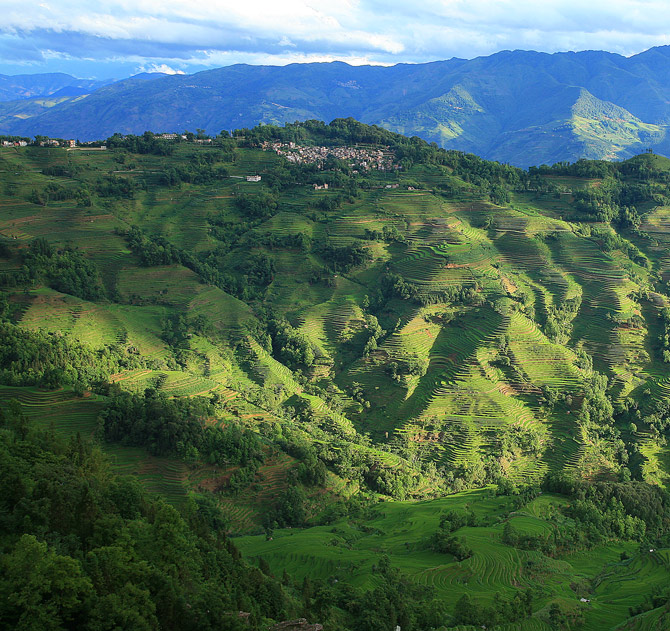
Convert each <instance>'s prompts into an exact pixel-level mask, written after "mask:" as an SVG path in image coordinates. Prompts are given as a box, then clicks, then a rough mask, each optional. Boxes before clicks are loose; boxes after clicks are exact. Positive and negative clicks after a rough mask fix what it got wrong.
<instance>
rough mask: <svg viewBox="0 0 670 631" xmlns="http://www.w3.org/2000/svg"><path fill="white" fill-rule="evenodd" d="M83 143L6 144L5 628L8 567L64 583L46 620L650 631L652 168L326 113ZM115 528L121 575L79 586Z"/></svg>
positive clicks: (655, 295) (13, 604)
mask: <svg viewBox="0 0 670 631" xmlns="http://www.w3.org/2000/svg"><path fill="white" fill-rule="evenodd" d="M104 147H105V148H104V149H103V148H102V147H93V146H91V147H80V148H77V149H72V150H66V149H64V148H60V147H49V146H38V145H33V146H26V147H11V148H9V147H8V148H1V149H0V171H2V183H1V187H0V292H1V293H0V320H1V321H0V329H1V335H0V384H2V385H0V401H2V404H3V410H4V412H3V419H4V420H3V423H4V425H3V429H2V449H3V452H2V454H3V455H2V460H0V465H1V466H2V467H3V471H5V473H3V478H4V479H12V480H15V482H12V485H13V486H12V488H15V492H14V491H12V494H11V497H10V498H8V499H7V500H6V502H5V505H4V509H3V515H4V517H3V520H4V521H3V525H2V533H1V536H2V539H1V541H2V545H3V552H4V553H5V559H6V560H3V565H2V572H3V574H2V577H1V578H0V592H2V593H3V594H5V593H6V594H8V598H7V599H3V602H7V603H10V604H7V605H2V606H3V607H5V608H4V609H0V620H2V621H3V623H4V624H7V625H10V624H11V625H14V626H17V625H18V628H26V629H27V628H30V627H29V626H26V625H27V624H28V623H27V622H25V617H24V618H22V617H21V616H22V613H21V611H22V609H21V607H22V606H23V605H22V603H23V602H24V601H23V600H22V599H25V598H27V596H26V595H25V594H27V591H25V593H24V592H20V593H19V592H12V591H11V590H12V589H13V587H12V585H15V584H20V585H23V583H21V581H42V580H45V581H46V579H43V578H40V577H38V576H35V575H34V573H31V572H30V571H29V570H28V569H26V568H27V567H28V566H27V565H26V559H27V558H28V557H30V558H33V557H34V558H39V559H41V561H40V563H41V564H42V565H40V566H39V567H40V568H45V569H44V572H45V573H47V574H48V573H49V572H52V571H55V570H53V569H52V566H53V567H55V566H58V567H60V566H61V565H63V564H64V565H63V566H67V567H70V568H73V569H72V572H73V573H72V576H73V584H72V585H68V586H67V590H70V591H67V590H66V596H63V595H62V593H60V592H59V594H60V595H59V596H58V597H59V598H62V599H63V600H62V601H59V602H57V601H56V600H49V601H48V602H50V603H52V602H53V604H50V605H49V608H50V609H49V611H52V610H53V611H54V612H56V613H54V616H56V615H58V616H60V618H58V619H56V618H55V617H54V620H55V622H53V624H52V623H51V622H50V623H49V624H52V626H51V627H48V628H55V629H56V628H91V629H108V628H109V629H112V628H124V629H125V628H128V629H130V628H147V629H151V628H175V629H177V628H196V627H198V628H237V626H236V625H238V623H239V625H247V624H249V625H252V628H254V626H255V628H268V626H270V625H271V624H274V623H277V622H280V621H282V620H286V619H289V618H295V617H298V616H304V617H305V618H306V619H307V620H308V621H310V622H313V623H317V622H318V623H320V624H323V625H324V626H325V628H326V629H332V630H333V631H334V630H336V629H337V630H340V629H356V630H357V631H358V630H368V629H370V630H376V629H380V630H382V629H393V628H394V627H395V625H396V624H397V625H400V626H401V628H402V630H403V631H407V630H408V629H409V630H412V629H414V630H417V631H418V630H426V631H428V630H429V629H453V628H458V629H471V628H475V626H476V627H481V625H486V626H487V628H500V629H505V630H509V631H511V630H512V629H518V630H524V631H526V630H527V631H532V630H544V629H546V630H549V629H576V628H583V629H593V630H594V631H595V630H599V629H615V628H616V629H639V630H642V629H654V628H663V625H664V624H666V623H667V621H668V619H669V618H668V616H669V614H668V606H669V605H668V603H669V602H670V601H669V598H670V595H669V594H668V592H667V581H668V578H669V576H670V574H669V570H670V568H669V564H670V552H669V549H670V496H668V494H667V492H666V486H667V485H668V482H669V480H670V449H669V448H668V446H667V436H668V431H669V428H670V405H669V404H668V391H669V390H670V341H669V336H670V256H669V255H668V243H669V242H670V230H669V228H670V223H669V222H670V160H668V159H666V158H663V157H661V156H657V155H654V154H652V153H645V154H641V155H638V156H635V157H634V158H631V159H629V160H626V161H624V162H620V163H612V162H605V161H585V160H580V161H578V162H576V163H572V164H571V163H567V162H561V163H557V164H555V165H553V166H551V167H550V166H542V167H532V168H530V169H528V170H526V171H524V170H521V169H518V168H516V167H512V166H509V165H502V164H499V163H494V162H487V161H485V160H482V159H481V158H478V157H476V156H474V155H472V154H465V153H462V152H458V151H446V150H444V149H440V148H438V147H437V146H436V145H429V144H428V143H426V142H424V141H422V140H420V139H419V138H416V137H413V138H411V139H408V138H406V137H403V136H399V135H397V134H394V133H392V132H388V131H386V130H384V129H381V128H379V127H374V126H372V127H371V126H367V125H363V124H361V123H358V122H356V121H355V120H353V119H338V120H335V121H333V122H332V123H331V124H330V125H325V124H324V123H321V122H319V121H308V122H305V123H296V124H289V125H286V126H285V127H275V126H271V125H264V126H260V127H255V128H252V129H239V130H237V131H235V132H234V134H233V136H229V135H228V134H227V133H223V134H222V135H218V136H216V137H208V136H206V135H205V134H204V133H203V132H199V133H198V134H197V135H193V134H189V136H188V137H187V139H185V140H180V139H177V140H165V139H162V138H160V137H159V136H154V134H152V133H149V132H147V133H145V134H144V135H143V136H122V135H121V134H115V135H114V136H112V137H110V138H108V139H107V140H106V142H105V143H104ZM252 176H260V179H259V178H257V177H252ZM91 444H94V445H98V446H99V448H98V447H91V446H90V445H91ZM73 454H74V455H73ZM44 463H51V464H44ZM45 467H46V468H47V469H48V468H49V467H52V468H53V467H56V469H55V470H58V471H60V470H61V469H62V471H63V473H62V476H63V480H64V485H65V490H63V491H62V492H60V495H58V493H59V491H58V489H53V488H51V487H50V486H49V483H48V482H49V481H48V479H47V478H48V476H47V474H46V473H44V471H43V470H46V469H44V468H45ZM126 474H131V475H133V476H135V477H134V479H136V480H139V482H140V483H141V485H138V484H137V483H135V482H130V481H128V480H127V479H126V478H123V477H121V478H116V477H114V476H115V475H120V476H124V475H126ZM58 475H59V476H60V475H61V474H60V473H59V474H58ZM40 476H42V477H40ZM43 478H44V479H43ZM117 487H118V488H119V489H122V491H119V493H117V494H116V495H115V493H116V491H115V490H114V489H117ZM82 489H84V490H82ZM86 489H88V490H86ZM110 489H111V490H110ZM89 494H92V495H89ZM119 494H121V495H122V496H123V497H119ZM131 496H132V498H134V499H132V502H131V504H132V506H131V508H128V507H127V506H126V504H125V503H124V502H128V501H130V499H128V498H130V497H131ZM74 497H76V499H73V498H74ZM157 497H160V499H157ZM40 502H41V503H40ZM62 502H66V503H65V504H64V505H70V504H72V506H73V507H74V508H73V509H72V511H70V512H68V513H67V515H68V519H70V518H72V519H73V520H74V521H73V522H72V523H70V522H69V521H68V520H67V519H65V518H64V517H63V518H58V519H56V517H58V516H57V515H53V514H52V513H53V509H52V508H49V507H52V506H60V505H61V503H62ZM68 502H69V503H70V504H68ZM73 502H74V503H73ZM42 505H44V506H45V507H46V508H44V510H43V509H41V508H40V506H42ZM131 509H132V510H131ZM49 510H52V513H49V514H50V515H52V516H51V517H49V518H48V519H46V518H45V519H42V517H39V516H40V515H46V514H47V513H48V511H49ZM128 511H130V512H128ZM78 515H83V516H84V517H83V518H82V519H83V521H82V520H79V518H78V517H76V518H75V516H78ZM159 517H160V519H159ZM163 518H165V519H167V520H169V521H170V524H171V525H170V529H171V535H170V536H173V535H174V532H172V531H174V530H175V529H177V530H179V532H180V533H181V535H180V537H182V538H181V539H180V546H181V547H177V548H175V550H174V555H175V558H173V559H172V560H166V559H163V558H161V559H158V557H157V556H156V554H157V553H156V547H155V546H153V544H151V543H150V542H149V540H148V538H150V536H151V535H150V534H147V533H151V532H153V531H154V530H155V529H157V528H158V529H159V530H160V531H161V532H163V531H164V530H163V529H162V527H161V526H160V523H161V522H160V520H161V519H163ZM40 519H41V520H42V521H40ZM59 519H60V521H59ZM66 522H67V523H66ZM107 524H109V525H107ZM157 524H158V525H157ZM87 529H88V530H87ZM114 529H116V530H114ZM112 531H113V532H115V533H117V534H115V535H114V537H117V536H118V537H121V538H125V539H124V541H127V543H124V545H123V546H121V547H123V550H115V551H114V554H115V555H121V556H119V557H118V558H119V559H121V557H123V559H125V560H123V559H122V561H123V562H121V560H118V559H117V561H118V562H117V561H113V563H114V567H115V568H116V569H115V570H114V573H113V576H114V577H117V578H118V577H119V576H123V575H124V574H126V573H129V572H130V573H131V574H132V573H133V572H135V570H130V569H127V567H126V566H127V564H128V563H130V561H129V560H128V559H127V558H126V557H127V555H130V556H131V557H132V563H134V564H136V565H137V564H139V565H142V568H143V569H142V572H147V573H148V574H142V572H140V570H137V572H136V573H135V574H132V575H133V580H132V581H130V582H129V583H128V584H125V583H122V582H121V581H120V579H118V580H117V578H113V580H112V578H109V577H108V576H107V575H106V574H105V576H106V578H105V579H104V580H103V578H102V577H101V575H99V574H96V573H95V572H102V573H103V574H104V572H103V571H102V570H97V569H96V567H97V566H96V565H95V563H97V561H95V559H97V558H98V556H99V555H101V554H102V552H99V550H100V549H101V547H102V548H104V549H105V554H106V555H108V556H107V557H105V558H106V559H108V561H105V562H109V563H112V561H111V560H109V559H110V558H111V557H109V555H111V554H112V553H111V552H109V550H110V549H111V548H109V546H112V547H114V545H115V544H113V543H112V540H111V539H110V538H109V537H110V535H109V532H112ZM105 533H107V534H105ZM124 533H125V534H124ZM166 536H167V535H166ZM233 542H234V544H235V545H233ZM210 546H211V547H212V550H217V551H218V552H212V556H211V557H209V556H207V550H208V549H209V547H210ZM158 547H160V546H158ZM196 549H197V550H199V552H198V554H193V555H192V559H191V562H192V565H189V568H190V569H189V570H188V571H190V572H192V574H191V575H189V576H181V575H179V573H177V574H175V573H174V572H175V571H176V570H174V567H179V566H180V564H181V560H180V559H181V558H183V557H186V556H189V557H190V556H191V552H190V551H192V550H196ZM237 549H239V550H240V551H241V552H242V554H243V555H244V556H245V558H246V562H242V561H240V559H239V558H238V556H239V554H238V553H237ZM31 555H32V556H31ZM124 555H125V556H124ZM159 556H160V555H159ZM115 558H116V557H115ZM246 563H251V564H257V565H258V567H259V568H260V570H258V571H257V570H252V569H250V567H249V566H248V565H247V564H246ZM54 564H55V565H54ZM170 564H172V565H170ZM128 567H129V566H128ZM133 567H135V566H134V565H133ZM171 568H172V569H171ZM154 575H155V576H156V577H158V578H155V581H158V582H152V581H153V580H154V579H151V580H150V579H149V578H147V577H149V576H154ZM233 575H234V576H240V577H242V578H240V581H242V583H241V584H242V585H247V583H245V582H244V581H249V582H250V583H249V585H253V587H249V588H248V589H247V588H246V587H245V588H243V589H242V591H243V592H244V593H245V595H244V596H242V595H241V593H240V590H239V589H237V591H236V589H234V588H233V587H234V585H233V584H234V583H235V581H236V580H237V579H234V580H233V579H231V578H230V577H231V576H233ZM26 577H27V578H26ZM166 577H169V579H168V578H166ZM17 581H18V583H17ZM147 581H148V582H147ZM170 581H172V582H170ZM221 582H223V583H225V587H221V586H220V585H219V584H220V583H221ZM75 583H76V585H75ZM26 584H27V583H26ZM214 584H217V585H219V586H218V587H217V588H216V589H215V588H214V587H213V585H214ZM21 589H25V590H28V588H27V587H25V588H21ZM217 590H218V591H217ZM168 592H169V595H166V594H168ZM40 593H43V594H46V595H45V596H40V598H43V600H44V602H47V600H48V599H49V598H52V599H55V598H56V596H55V595H53V594H52V596H49V595H48V590H47V591H43V592H40ZM114 599H121V601H120V602H124V603H126V602H127V603H128V608H129V611H135V610H137V611H139V612H141V613H137V614H136V613H132V615H131V614H128V617H127V618H126V619H125V621H117V622H115V623H114V624H116V625H117V626H116V627H115V626H114V624H112V623H111V622H110V621H109V620H106V619H105V615H104V612H105V611H106V609H105V607H111V606H112V605H110V604H109V603H110V602H112V600H114ZM166 599H167V600H166ZM66 600H67V603H68V604H67V608H66V609H63V607H65V605H64V604H63V603H64V602H65V601H66ZM35 602H37V601H34V600H33V601H31V603H32V604H31V606H34V607H39V604H35ZM214 602H216V603H217V604H216V607H217V609H216V611H217V612H218V613H216V614H213V613H211V612H213V611H215V609H213V608H212V607H211V606H209V605H210V604H211V603H214ZM142 603H144V604H142ZM166 603H168V604H166ZM207 609H209V610H210V611H207V614H208V615H209V614H210V613H211V616H210V617H209V618H207V620H208V621H207V623H205V622H203V620H204V619H205V618H206V616H205V614H204V613H203V612H204V611H206V610H207ZM186 610H188V612H186ZM240 610H241V611H244V612H247V613H249V616H248V617H244V618H243V619H242V618H240V619H238V618H235V616H232V614H231V612H234V613H235V614H236V615H237V614H238V613H239V611H240ZM64 612H65V613H64ZM140 618H141V620H142V622H141V625H142V626H133V624H135V623H134V622H132V620H140ZM22 620H23V622H22ZM245 620H246V622H245ZM22 624H23V625H24V626H21V625H22ZM139 624H140V623H139V622H138V623H137V625H139ZM58 625H61V626H58ZM77 625H80V626H77ZM85 625H88V626H85ZM105 625H106V626H105ZM124 625H125V626H124ZM207 625H209V626H207ZM217 625H218V626H217ZM225 625H228V626H225ZM459 625H460V626H459ZM467 625H475V626H467ZM496 625H498V626H496ZM619 625H624V626H619ZM654 625H656V626H654ZM45 628H47V627H45ZM240 628H246V627H245V626H241V627H240Z"/></svg>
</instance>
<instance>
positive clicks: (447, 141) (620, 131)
mask: <svg viewBox="0 0 670 631" xmlns="http://www.w3.org/2000/svg"><path fill="white" fill-rule="evenodd" d="M59 76H60V75H56V76H55V77H59ZM10 79H11V78H10ZM14 79H16V78H14ZM56 81H57V79H56V78H54V79H53V80H52V83H53V85H54V86H55V84H56ZM42 82H43V84H44V85H46V79H42ZM2 85H3V84H2V82H0V89H1V88H2ZM58 90H61V92H58ZM50 94H52V95H53V96H54V100H52V101H49V102H48V103H47V104H44V103H43V102H42V103H40V102H36V103H35V104H34V105H31V106H29V105H28V104H27V103H25V102H24V103H22V104H21V105H19V106H17V105H16V103H5V104H3V105H2V106H0V131H2V132H5V133H8V132H9V133H15V134H24V135H34V134H36V133H40V134H47V135H51V136H58V137H76V138H80V139H81V140H85V139H97V138H103V137H107V136H109V135H111V134H113V133H114V132H121V133H142V132H144V131H146V130H152V131H157V132H158V131H183V130H185V129H189V130H191V131H195V129H196V128H202V129H205V130H206V131H207V132H209V133H218V132H219V131H221V130H222V129H235V128H241V127H251V126H254V125H256V124H258V123H279V124H281V123H284V122H293V121H295V120H306V119H310V118H316V119H321V120H325V121H330V120H332V119H333V118H337V117H347V116H352V117H354V118H357V119H358V120H361V121H363V122H367V123H375V124H379V125H382V126H384V127H386V128H388V129H391V130H393V131H398V132H401V133H403V134H406V135H417V136H421V137H422V138H425V139H426V140H429V141H434V142H436V143H438V144H439V145H441V146H444V147H448V148H454V149H460V150H464V151H471V152H474V153H477V154H479V155H482V156H484V157H486V158H490V159H495V160H500V161H503V162H510V163H512V164H517V165H521V166H526V165H529V164H538V163H543V162H546V163H552V162H557V161H561V160H571V161H572V160H576V159H578V158H580V157H587V158H606V159H621V158H627V157H630V156H631V155H634V154H635V153H639V152H640V151H641V150H644V149H646V148H647V147H654V148H655V149H656V151H658V152H660V153H663V152H668V151H670V137H669V136H668V129H667V126H668V125H670V47H667V46H664V47H658V48H652V49H650V50H648V51H645V52H644V53H641V54H639V55H635V56H633V57H629V58H626V57H622V56H621V55H616V54H613V53H607V52H600V51H585V52H579V53H555V54H546V53H537V52H532V51H503V52H500V53H496V54H495V55H490V56H488V57H478V58H476V59H472V60H463V59H451V60H449V61H439V62H432V63H428V64H415V65H410V64H398V65H396V66H392V67H380V66H349V65H347V64H344V63H341V62H334V63H314V64H292V65H288V66H249V65H234V66H228V67H225V68H218V69H215V70H209V71H205V72H199V73H197V74H194V75H172V76H165V75H163V76H161V75H138V76H137V77H132V78H131V79H127V80H124V81H120V82H117V83H113V84H110V85H106V86H103V87H99V88H98V89H97V90H94V91H93V92H91V93H90V94H88V96H82V94H81V93H76V90H75V88H74V87H72V86H66V85H62V86H61V87H59V88H58V89H57V90H56V89H54V91H53V92H51V93H50ZM59 99H60V100H59ZM17 107H18V110H19V111H18V112H17ZM12 108H13V109H12Z"/></svg>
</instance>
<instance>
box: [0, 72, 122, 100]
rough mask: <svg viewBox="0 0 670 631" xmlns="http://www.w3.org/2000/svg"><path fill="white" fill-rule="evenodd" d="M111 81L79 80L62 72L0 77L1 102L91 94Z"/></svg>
mask: <svg viewBox="0 0 670 631" xmlns="http://www.w3.org/2000/svg"><path fill="white" fill-rule="evenodd" d="M109 83H112V81H111V80H104V81H97V80H95V79H77V78H76V77H73V76H71V75H69V74H64V73H62V72H50V73H45V74H23V75H13V76H11V75H0V101H15V100H19V99H32V98H36V97H46V96H57V97H60V96H79V95H82V94H90V93H91V92H94V91H95V90H97V89H98V88H100V87H102V86H103V85H107V84H109Z"/></svg>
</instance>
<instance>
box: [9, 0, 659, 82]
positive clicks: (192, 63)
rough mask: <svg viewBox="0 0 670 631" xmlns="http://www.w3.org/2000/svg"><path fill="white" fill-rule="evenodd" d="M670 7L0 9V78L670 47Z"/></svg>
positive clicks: (496, 3) (284, 0)
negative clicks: (503, 52)
mask: <svg viewBox="0 0 670 631" xmlns="http://www.w3.org/2000/svg"><path fill="white" fill-rule="evenodd" d="M669 5H670V2H669V1H668V0H662V1H659V0H608V1H605V0H589V1H588V2H585V1H584V0H580V1H577V0H560V1H559V0H425V1H422V2H419V3H418V4H416V5H412V3H410V2H407V0H403V1H402V2H400V1H399V0H358V1H356V0H328V1H325V0H274V1H271V2H270V1H268V2H266V1H261V2H259V1H253V0H251V1H248V2H243V1H242V2H240V1H239V0H238V1H235V2H232V1H229V0H208V1H207V2H205V1H200V0H94V1H93V2H91V1H90V0H88V1H82V0H43V1H40V0H0V10H1V11H2V19H1V20H0V73H3V74H23V73H35V72H67V73H69V74H73V75H75V76H79V77H95V78H100V79H102V78H111V77H114V78H121V77H125V76H128V75H131V74H135V73H137V72H141V71H153V70H161V71H165V72H187V73H191V72H197V71H199V70H205V69H209V68H215V67H219V66H224V65H230V64H233V63H250V64H273V65H282V64H286V63H292V62H305V61H332V60H336V59H337V60H341V61H346V62H348V63H352V64H366V63H371V64H395V63H399V62H409V63H417V62H425V61H434V60H438V59H449V58H451V57H463V58H472V57H477V56H479V55H488V54H491V53H494V52H496V51H499V50H505V49H532V50H541V51H546V52H555V51H565V50H588V49H596V50H609V51H611V52H616V53H620V54H623V55H631V54H635V53H637V52H641V51H643V50H646V49H647V48H650V47H651V46H657V45H663V44H668V43H670V11H668V8H669Z"/></svg>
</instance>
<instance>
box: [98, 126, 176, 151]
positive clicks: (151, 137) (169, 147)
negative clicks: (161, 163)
mask: <svg viewBox="0 0 670 631" xmlns="http://www.w3.org/2000/svg"><path fill="white" fill-rule="evenodd" d="M105 145H107V147H108V148H109V149H125V150H126V151H129V152H130V153H139V154H153V155H157V156H171V155H172V154H173V152H174V145H173V143H172V141H168V140H164V139H162V138H160V136H157V135H156V134H153V133H152V132H150V131H145V132H144V134H142V135H141V136H135V135H134V134H128V135H126V136H124V135H123V134H119V133H116V134H114V135H113V136H110V137H109V138H107V140H105Z"/></svg>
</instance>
